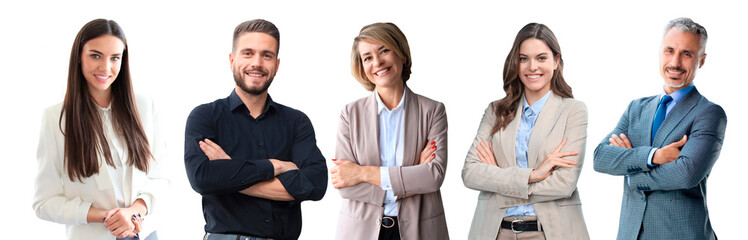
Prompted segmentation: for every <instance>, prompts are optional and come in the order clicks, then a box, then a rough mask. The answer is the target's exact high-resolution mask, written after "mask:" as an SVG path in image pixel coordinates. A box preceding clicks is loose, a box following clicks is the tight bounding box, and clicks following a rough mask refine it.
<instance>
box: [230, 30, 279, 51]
mask: <svg viewBox="0 0 748 240" xmlns="http://www.w3.org/2000/svg"><path fill="white" fill-rule="evenodd" d="M242 49H253V50H256V51H271V52H276V51H277V50H278V41H276V40H275V38H273V36H270V34H267V33H261V32H245V33H242V34H240V35H239V37H238V38H237V39H236V50H237V51H240V50H242Z"/></svg>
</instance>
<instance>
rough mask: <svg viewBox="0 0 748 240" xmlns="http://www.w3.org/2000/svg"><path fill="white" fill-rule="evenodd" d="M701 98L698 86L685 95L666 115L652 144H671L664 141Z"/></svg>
mask: <svg viewBox="0 0 748 240" xmlns="http://www.w3.org/2000/svg"><path fill="white" fill-rule="evenodd" d="M699 99H701V94H700V93H699V91H697V90H696V88H694V89H693V90H691V92H689V93H688V94H687V95H686V96H685V97H683V99H681V100H680V102H678V104H677V105H675V107H673V109H672V110H670V113H669V114H668V115H667V116H666V117H665V120H663V121H662V125H660V129H658V130H657V135H655V139H654V141H652V143H653V144H652V145H655V144H656V145H655V146H664V145H667V144H670V143H668V142H664V141H665V140H667V139H668V136H670V134H671V133H672V132H673V130H674V129H675V127H676V126H678V123H680V122H681V121H683V119H684V117H685V116H686V115H687V114H688V113H689V112H690V111H691V109H693V108H694V107H696V103H698V102H699ZM650 129H651V127H650ZM650 132H651V130H650Z"/></svg>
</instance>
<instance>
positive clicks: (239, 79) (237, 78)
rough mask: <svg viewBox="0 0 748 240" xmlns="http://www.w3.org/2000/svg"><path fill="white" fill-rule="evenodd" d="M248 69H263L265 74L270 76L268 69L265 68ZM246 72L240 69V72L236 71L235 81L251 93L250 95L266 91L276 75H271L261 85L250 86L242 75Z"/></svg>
mask: <svg viewBox="0 0 748 240" xmlns="http://www.w3.org/2000/svg"><path fill="white" fill-rule="evenodd" d="M247 71H261V72H263V73H264V74H266V75H268V76H269V73H268V71H265V70H263V69H258V68H255V69H249V70H247ZM244 72H245V71H240V72H238V73H237V72H234V82H236V85H237V86H239V88H241V89H242V90H243V91H244V92H246V93H249V94H250V95H260V94H262V93H264V92H265V91H267V90H268V88H269V87H270V83H272V82H273V78H275V76H271V77H269V78H268V79H267V80H265V82H263V83H262V85H261V86H260V87H256V88H250V87H249V86H247V84H246V82H244V79H243V78H242V76H243V75H244Z"/></svg>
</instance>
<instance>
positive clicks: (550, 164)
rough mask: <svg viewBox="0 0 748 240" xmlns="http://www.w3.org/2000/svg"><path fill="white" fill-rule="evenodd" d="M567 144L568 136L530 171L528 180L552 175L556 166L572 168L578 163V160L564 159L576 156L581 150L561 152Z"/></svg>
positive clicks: (535, 180) (537, 180) (537, 179)
mask: <svg viewBox="0 0 748 240" xmlns="http://www.w3.org/2000/svg"><path fill="white" fill-rule="evenodd" d="M565 144H566V138H564V140H561V144H559V145H558V147H556V149H554V150H553V152H551V153H549V154H548V155H545V159H543V162H541V163H540V165H539V166H538V167H536V168H535V169H533V170H532V172H530V179H529V180H528V182H529V183H534V182H540V181H543V179H546V178H547V177H548V176H551V173H552V172H553V170H554V169H556V167H565V168H572V167H574V166H576V165H577V162H575V161H572V160H568V159H564V157H568V156H576V155H577V154H579V152H577V151H572V152H561V148H563V147H564V145H565Z"/></svg>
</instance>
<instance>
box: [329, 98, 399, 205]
mask: <svg viewBox="0 0 748 240" xmlns="http://www.w3.org/2000/svg"><path fill="white" fill-rule="evenodd" d="M349 107H350V106H346V107H345V108H344V109H343V111H342V112H341V113H340V124H339V126H338V137H337V143H336V147H335V157H336V158H337V159H344V160H350V161H353V162H355V163H357V164H358V163H360V161H359V159H358V154H357V153H356V152H354V151H353V146H352V142H351V124H352V123H351V122H350V109H349ZM385 192H386V191H385V190H382V188H381V187H379V186H376V185H373V184H370V183H365V182H362V183H359V184H358V185H356V186H351V187H345V188H340V189H338V193H340V196H341V197H343V198H344V199H348V200H356V201H361V202H365V203H370V204H374V205H377V206H382V205H383V204H384V194H385Z"/></svg>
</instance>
